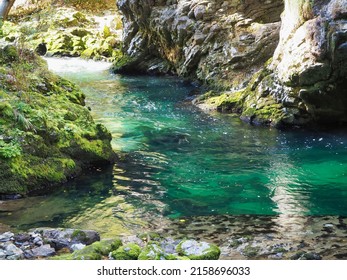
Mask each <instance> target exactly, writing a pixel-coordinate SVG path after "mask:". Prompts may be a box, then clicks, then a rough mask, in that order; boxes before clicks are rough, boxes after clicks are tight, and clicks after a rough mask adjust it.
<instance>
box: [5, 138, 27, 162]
mask: <svg viewBox="0 0 347 280" xmlns="http://www.w3.org/2000/svg"><path fill="white" fill-rule="evenodd" d="M21 153H22V148H21V146H20V145H19V143H17V142H15V141H11V142H9V143H6V142H5V141H4V140H0V157H2V158H5V159H8V158H15V157H17V156H20V155H21Z"/></svg>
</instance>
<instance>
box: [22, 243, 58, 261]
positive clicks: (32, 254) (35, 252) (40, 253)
mask: <svg viewBox="0 0 347 280" xmlns="http://www.w3.org/2000/svg"><path fill="white" fill-rule="evenodd" d="M54 255H55V250H54V248H52V247H51V246H50V245H49V244H46V245H43V246H40V247H36V248H34V249H31V250H28V251H25V257H26V258H40V257H42V258H45V257H50V256H54Z"/></svg>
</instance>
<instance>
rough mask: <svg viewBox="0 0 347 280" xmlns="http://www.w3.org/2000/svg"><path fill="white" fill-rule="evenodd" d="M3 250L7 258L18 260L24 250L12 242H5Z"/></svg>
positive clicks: (21, 257) (22, 256)
mask: <svg viewBox="0 0 347 280" xmlns="http://www.w3.org/2000/svg"><path fill="white" fill-rule="evenodd" d="M4 251H5V253H6V259H7V260H20V259H23V258H24V252H23V251H22V250H21V249H19V248H17V247H16V246H15V245H14V244H13V243H9V244H7V245H6V246H5V250H4Z"/></svg>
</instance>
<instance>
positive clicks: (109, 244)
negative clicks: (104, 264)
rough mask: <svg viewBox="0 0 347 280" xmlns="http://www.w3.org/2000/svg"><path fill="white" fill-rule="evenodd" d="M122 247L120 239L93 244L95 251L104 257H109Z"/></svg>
mask: <svg viewBox="0 0 347 280" xmlns="http://www.w3.org/2000/svg"><path fill="white" fill-rule="evenodd" d="M120 246H122V241H121V240H120V239H105V240H101V241H98V242H95V243H93V244H92V247H93V248H94V251H95V252H97V253H99V254H101V255H102V256H108V255H109V254H110V253H111V252H113V251H115V250H117V249H118V248H119V247H120Z"/></svg>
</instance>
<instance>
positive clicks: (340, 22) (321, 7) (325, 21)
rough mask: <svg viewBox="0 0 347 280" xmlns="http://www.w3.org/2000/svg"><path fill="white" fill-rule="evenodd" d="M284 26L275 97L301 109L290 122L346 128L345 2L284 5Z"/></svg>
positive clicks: (274, 66) (300, 0)
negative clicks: (323, 123)
mask: <svg viewBox="0 0 347 280" xmlns="http://www.w3.org/2000/svg"><path fill="white" fill-rule="evenodd" d="M282 22H283V24H282V27H281V33H280V36H281V39H280V43H279V46H278V48H277V50H276V52H275V55H274V59H273V63H272V65H271V69H272V70H273V72H274V80H275V81H276V82H275V83H277V88H276V87H273V88H272V89H271V91H272V92H271V93H272V94H273V95H275V96H276V97H277V99H278V101H281V100H284V99H287V100H291V101H292V104H291V105H290V107H293V108H299V110H298V111H296V112H294V114H293V115H292V117H291V118H289V119H288V120H289V121H292V122H294V123H295V122H299V123H300V122H303V121H304V122H305V120H306V121H312V120H313V121H315V122H335V123H337V122H346V121H347V1H346V0H331V1H328V0H320V1H310V0H297V1H291V0H286V1H285V12H284V13H283V15H282ZM305 115H306V118H305V119H303V118H302V117H303V116H305ZM300 118H301V119H300Z"/></svg>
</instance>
